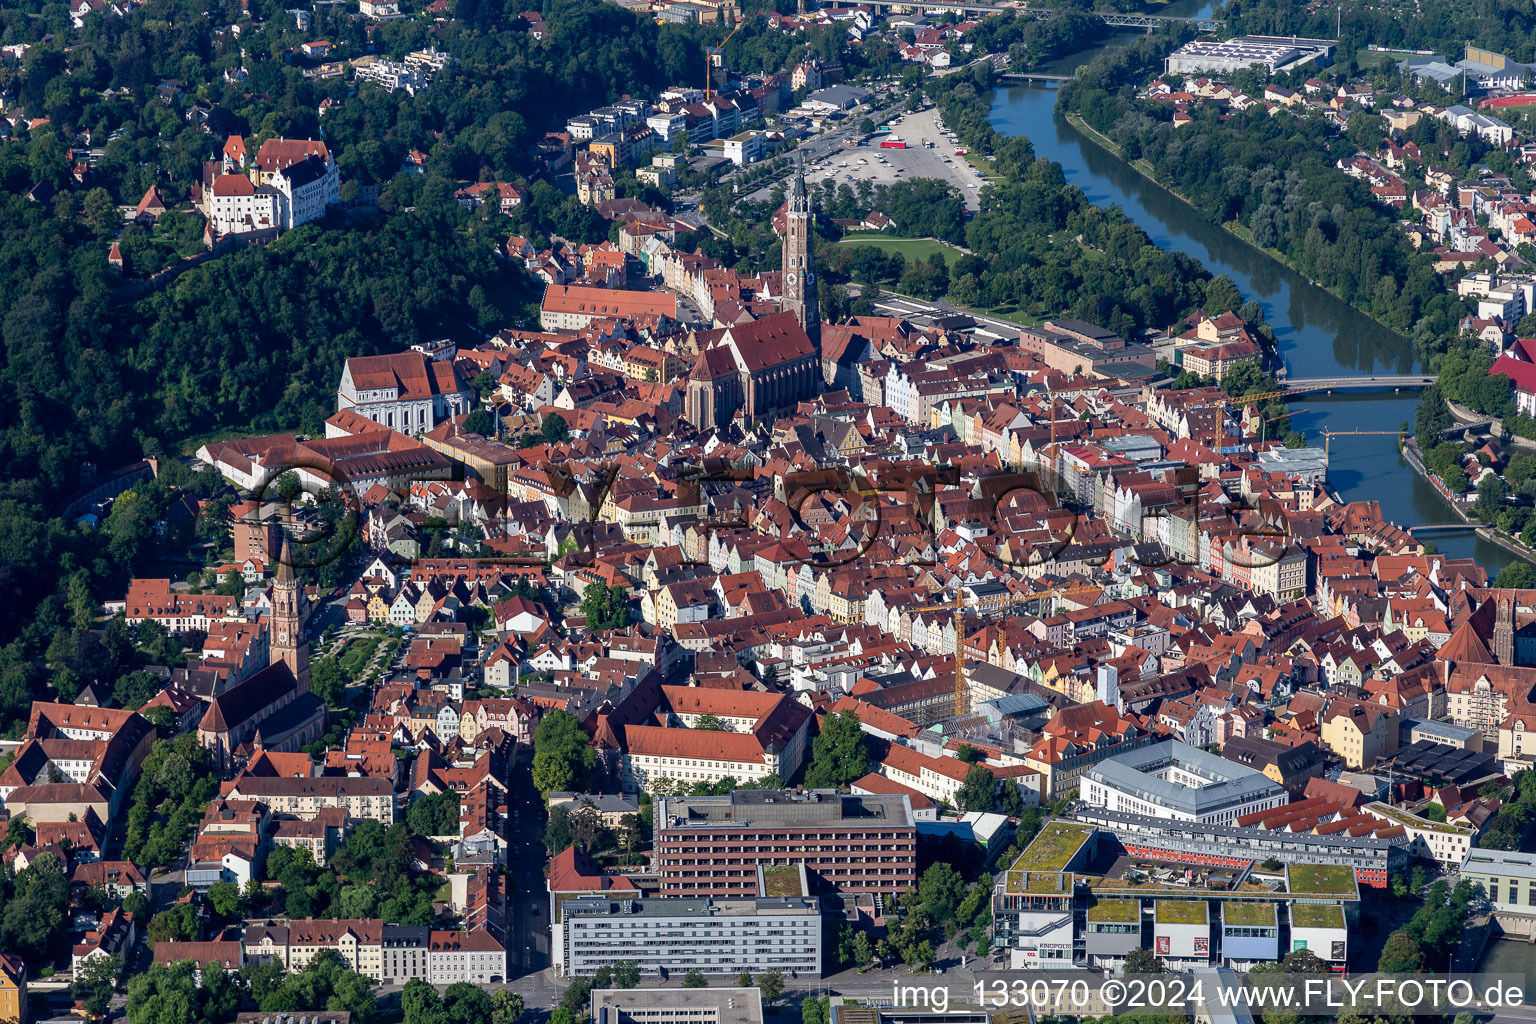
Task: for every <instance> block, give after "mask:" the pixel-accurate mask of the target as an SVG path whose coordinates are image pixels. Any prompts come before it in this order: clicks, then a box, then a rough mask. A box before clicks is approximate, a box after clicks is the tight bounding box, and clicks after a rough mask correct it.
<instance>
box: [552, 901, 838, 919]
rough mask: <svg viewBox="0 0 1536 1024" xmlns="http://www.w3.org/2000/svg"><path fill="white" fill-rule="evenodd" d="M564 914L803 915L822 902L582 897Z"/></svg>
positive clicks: (566, 905) (617, 916) (565, 904)
mask: <svg viewBox="0 0 1536 1024" xmlns="http://www.w3.org/2000/svg"><path fill="white" fill-rule="evenodd" d="M560 909H561V913H562V917H563V918H564V920H566V921H570V920H571V919H572V918H573V917H577V916H592V917H604V918H610V919H612V920H615V921H618V920H624V919H633V918H637V917H638V918H647V917H650V918H670V917H781V916H782V917H799V916H803V915H807V914H812V915H815V914H820V912H821V910H820V904H819V903H818V902H817V901H816V900H814V899H807V898H804V897H795V896H791V897H778V896H712V897H711V896H673V897H667V898H665V899H662V898H652V899H647V898H644V897H639V898H636V899H628V900H625V899H610V898H608V897H606V896H578V897H576V898H575V899H569V900H565V901H563V902H562V903H561V904H560Z"/></svg>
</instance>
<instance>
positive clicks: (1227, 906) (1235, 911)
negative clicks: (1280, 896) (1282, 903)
mask: <svg viewBox="0 0 1536 1024" xmlns="http://www.w3.org/2000/svg"><path fill="white" fill-rule="evenodd" d="M1221 918H1222V923H1224V924H1229V925H1232V926H1233V927H1243V928H1262V927H1264V926H1266V925H1269V926H1273V925H1275V924H1276V921H1275V905H1274V904H1273V903H1223V904H1222V905H1221Z"/></svg>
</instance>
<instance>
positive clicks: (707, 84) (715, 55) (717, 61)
mask: <svg viewBox="0 0 1536 1024" xmlns="http://www.w3.org/2000/svg"><path fill="white" fill-rule="evenodd" d="M746 23H747V19H746V18H742V19H741V20H740V21H738V22H736V27H735V28H733V29H731V31H730V32H729V33H728V34H727V35H726V37H725V38H724V39H722V40H720V45H719V46H712V47H707V48H706V49H705V50H704V102H705V103H708V102H709V100H710V97H711V96H713V95H714V93H713V91H712V90H713V88H714V75H713V73H712V72H713V69H714V68H715V67H724V66H725V44H726V43H728V42H730V41H731V39H732V38H733V37H734V36H735V35H736V33H737V32H740V31H741V28H742V26H743V25H745V24H746Z"/></svg>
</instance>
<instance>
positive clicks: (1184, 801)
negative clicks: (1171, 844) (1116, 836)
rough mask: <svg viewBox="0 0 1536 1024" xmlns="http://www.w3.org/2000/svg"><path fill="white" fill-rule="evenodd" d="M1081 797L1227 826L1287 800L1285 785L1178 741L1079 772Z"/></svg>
mask: <svg viewBox="0 0 1536 1024" xmlns="http://www.w3.org/2000/svg"><path fill="white" fill-rule="evenodd" d="M1082 797H1083V801H1084V802H1085V803H1087V804H1089V805H1091V806H1093V807H1103V808H1105V809H1106V810H1111V811H1120V812H1122V813H1125V814H1146V815H1151V816H1153V817H1158V818H1167V819H1171V820H1175V821H1197V822H1200V823H1201V824H1205V825H1230V824H1232V823H1233V822H1235V821H1236V820H1237V819H1238V818H1240V817H1242V816H1243V815H1245V814H1249V813H1252V812H1254V811H1265V810H1269V809H1270V808H1272V807H1279V806H1281V805H1282V804H1284V803H1285V802H1286V801H1287V800H1289V799H1290V797H1289V795H1288V794H1287V793H1286V791H1285V787H1284V786H1282V785H1280V784H1279V783H1278V782H1275V781H1274V780H1273V779H1270V778H1269V777H1268V776H1266V775H1265V774H1264V773H1263V772H1258V771H1254V770H1253V769H1252V768H1245V767H1243V766H1242V765H1240V764H1237V763H1235V762H1233V761H1228V760H1227V759H1226V758H1224V757H1219V756H1217V755H1216V754H1212V753H1210V752H1209V751H1205V750H1201V749H1200V748H1199V747H1192V746H1189V745H1188V744H1186V743H1180V742H1178V741H1177V740H1173V741H1170V742H1168V743H1158V744H1154V745H1153V746H1150V747H1143V748H1141V749H1140V750H1133V751H1130V752H1128V753H1125V754H1117V755H1116V756H1114V757H1111V758H1108V759H1106V760H1104V761H1101V762H1099V763H1098V764H1096V765H1094V766H1093V767H1092V768H1090V769H1088V771H1087V772H1086V773H1085V774H1084V775H1083V782H1082Z"/></svg>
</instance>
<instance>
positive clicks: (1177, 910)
mask: <svg viewBox="0 0 1536 1024" xmlns="http://www.w3.org/2000/svg"><path fill="white" fill-rule="evenodd" d="M1156 919H1157V923H1158V924H1206V923H1208V922H1209V921H1210V919H1211V918H1210V914H1209V913H1208V911H1207V908H1206V905H1205V900H1158V901H1157V915H1156Z"/></svg>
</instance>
